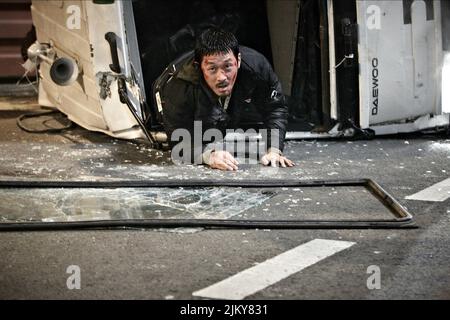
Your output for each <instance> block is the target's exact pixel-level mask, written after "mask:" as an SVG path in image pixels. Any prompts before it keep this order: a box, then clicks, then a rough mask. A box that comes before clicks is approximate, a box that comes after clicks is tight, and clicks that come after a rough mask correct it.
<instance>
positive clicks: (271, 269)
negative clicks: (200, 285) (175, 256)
mask: <svg viewBox="0 0 450 320" xmlns="http://www.w3.org/2000/svg"><path fill="white" fill-rule="evenodd" d="M354 244H355V242H347V241H335V240H322V239H315V240H312V241H309V242H307V243H305V244H302V245H300V246H298V247H296V248H294V249H291V250H289V251H286V252H284V253H282V254H280V255H278V256H276V257H273V258H271V259H268V260H266V261H264V262H262V263H260V264H258V265H256V266H254V267H251V268H249V269H246V270H244V271H241V272H239V273H238V274H235V275H234V276H231V277H230V278H227V279H225V280H222V281H220V282H218V283H216V284H213V285H212V286H209V287H207V288H204V289H201V290H199V291H196V292H194V293H192V295H193V296H197V297H204V298H212V299H230V300H241V299H244V298H245V297H248V296H250V295H252V294H254V293H256V292H258V291H260V290H263V289H264V288H266V287H268V286H270V285H272V284H274V283H277V282H278V281H280V280H283V279H285V278H287V277H289V276H290V275H292V274H294V273H297V272H299V271H301V270H303V269H305V268H307V267H309V266H312V265H313V264H315V263H317V262H319V261H320V260H323V259H325V258H327V257H329V256H331V255H333V254H335V253H337V252H339V251H342V250H345V249H347V248H350V247H351V246H353V245H354Z"/></svg>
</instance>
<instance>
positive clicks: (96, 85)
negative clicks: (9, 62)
mask: <svg viewBox="0 0 450 320" xmlns="http://www.w3.org/2000/svg"><path fill="white" fill-rule="evenodd" d="M32 17H33V23H34V26H35V29H36V36H37V41H36V42H35V43H34V44H33V45H32V46H31V47H30V48H29V49H28V58H29V60H30V61H29V62H28V64H27V65H28V67H29V68H32V67H33V65H39V78H40V79H39V80H40V81H39V103H40V104H41V105H43V106H52V107H56V108H58V109H59V110H60V111H62V112H63V113H65V114H66V115H67V116H68V117H69V118H70V119H71V120H72V121H74V122H76V123H77V124H79V125H80V126H82V127H84V128H86V129H89V130H95V131H101V132H104V133H106V134H108V135H111V136H114V137H118V138H124V139H136V138H148V139H149V140H151V141H154V142H159V143H162V142H164V141H165V139H166V137H165V134H164V130H163V127H162V125H161V123H159V122H158V117H157V116H156V115H157V114H158V112H159V110H158V108H157V101H156V100H157V99H156V96H155V92H154V90H153V89H154V88H153V86H152V85H153V82H154V81H155V79H156V78H157V77H158V76H159V74H160V73H161V72H162V71H164V69H165V68H166V66H167V65H168V64H169V63H170V62H171V61H172V60H174V59H175V58H177V56H179V55H180V54H182V53H184V52H186V51H188V50H191V49H192V48H193V46H194V39H195V37H196V36H197V35H198V34H199V32H201V31H202V30H204V29H205V28H208V27H210V26H213V25H215V26H220V27H222V28H225V29H228V30H229V31H232V32H234V33H235V34H236V36H237V38H238V40H239V42H240V44H243V45H245V46H248V47H252V48H254V49H256V50H258V51H260V52H261V53H262V54H264V55H265V56H266V57H267V58H268V59H269V61H270V62H271V63H272V64H273V67H274V70H275V72H276V73H277V74H278V76H279V78H280V80H281V82H282V85H283V89H284V93H285V95H286V96H287V97H288V101H289V110H290V118H289V127H288V134H287V139H303V138H320V137H334V136H354V135H358V134H362V135H363V136H367V137H370V136H373V135H384V134H395V133H400V132H414V131H421V130H425V129H433V130H443V129H445V130H448V127H449V122H450V121H449V113H450V97H449V94H450V93H448V92H447V91H446V90H445V86H447V87H448V86H449V83H450V58H449V55H448V54H449V51H450V49H449V44H450V40H449V37H450V32H449V29H450V27H449V24H450V3H449V2H448V1H439V0H435V1H432V0H430V1H419V0H416V1H413V0H403V1H336V0H334V1H333V0H290V1H278V0H266V1H239V0H229V1H226V3H225V2H221V1H215V0H195V1H182V0H170V1H167V0H166V1H162V0H157V1H144V0H136V1H118V0H116V1H114V0H93V1H56V0H55V1H33V3H32Z"/></svg>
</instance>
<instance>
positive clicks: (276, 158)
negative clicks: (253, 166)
mask: <svg viewBox="0 0 450 320" xmlns="http://www.w3.org/2000/svg"><path fill="white" fill-rule="evenodd" d="M261 163H262V164H263V165H265V166H268V165H271V166H272V167H278V166H282V167H283V168H286V167H293V166H295V164H294V163H293V162H292V161H291V160H289V159H288V158H286V157H284V156H283V155H281V154H280V153H278V152H274V151H270V152H267V153H266V154H265V155H264V156H263V157H262V158H261Z"/></svg>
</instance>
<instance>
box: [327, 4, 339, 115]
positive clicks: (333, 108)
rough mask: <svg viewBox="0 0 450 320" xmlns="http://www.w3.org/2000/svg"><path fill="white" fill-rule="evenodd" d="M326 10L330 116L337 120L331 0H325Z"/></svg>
mask: <svg viewBox="0 0 450 320" xmlns="http://www.w3.org/2000/svg"><path fill="white" fill-rule="evenodd" d="M327 10H328V36H329V40H328V41H329V51H330V66H331V67H330V108H331V109H330V117H331V119H334V120H337V117H338V115H337V92H336V90H337V87H336V68H334V66H336V49H335V48H336V45H335V37H334V9H333V0H328V1H327Z"/></svg>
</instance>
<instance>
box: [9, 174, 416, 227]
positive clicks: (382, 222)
mask: <svg viewBox="0 0 450 320" xmlns="http://www.w3.org/2000/svg"><path fill="white" fill-rule="evenodd" d="M181 187H183V188H202V187H235V188H261V189H264V188H315V187H364V188H365V189H366V190H368V191H369V192H370V193H371V194H372V195H373V196H374V197H375V198H376V199H378V200H379V201H380V202H381V203H382V204H383V205H384V206H385V207H386V208H387V209H388V210H389V212H391V214H392V215H393V218H392V219H372V220H371V219H368V220H363V219H354V220H348V219H346V220H253V219H251V220H233V219H222V220H220V219H172V218H171V219H119V220H96V221H77V222H41V221H23V222H0V231H32V230H79V229H110V228H181V227H190V228H193V227H196V228H225V229H229V228H231V229H256V228H260V229H399V228H417V225H416V224H415V221H414V219H413V216H412V215H411V214H410V213H409V212H408V211H407V210H406V208H404V207H403V206H402V205H401V204H400V203H399V202H398V201H397V200H396V199H395V198H394V197H392V196H391V195H390V194H389V193H388V192H386V191H385V190H384V189H383V188H382V187H381V186H380V185H379V184H378V183H376V182H375V181H373V180H371V179H355V180H329V181H325V180H324V181H299V180H251V181H215V180H182V181H177V180H145V181H45V180H44V181H36V180H34V181H26V180H24V181H20V180H16V181H0V198H1V190H2V189H11V188H13V189H31V188H34V189H51V188H110V189H112V188H181ZM1 215H2V213H1V212H0V216H1Z"/></svg>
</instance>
